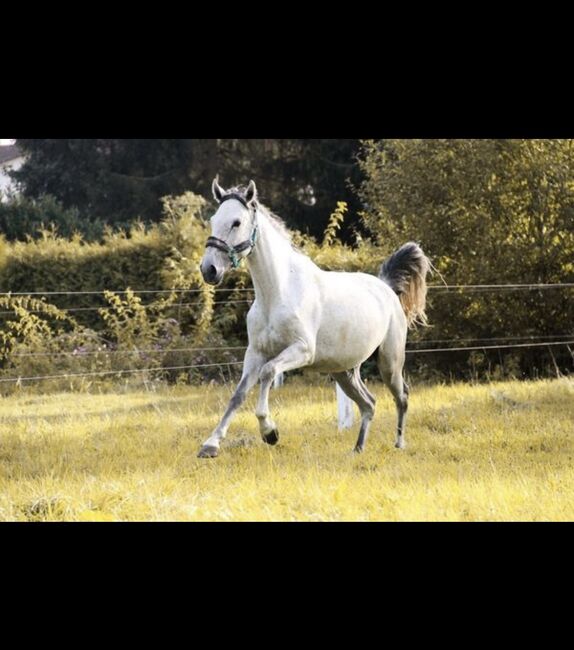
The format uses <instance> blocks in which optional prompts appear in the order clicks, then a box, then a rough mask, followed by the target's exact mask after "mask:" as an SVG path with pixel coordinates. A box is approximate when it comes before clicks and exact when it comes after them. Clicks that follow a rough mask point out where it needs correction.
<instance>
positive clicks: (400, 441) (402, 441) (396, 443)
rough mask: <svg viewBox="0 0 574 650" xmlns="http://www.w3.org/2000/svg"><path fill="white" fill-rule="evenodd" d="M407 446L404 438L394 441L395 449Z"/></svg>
mask: <svg viewBox="0 0 574 650" xmlns="http://www.w3.org/2000/svg"><path fill="white" fill-rule="evenodd" d="M406 446H407V443H406V442H405V441H404V440H398V441H397V442H395V448H396V449H404V448H405V447H406Z"/></svg>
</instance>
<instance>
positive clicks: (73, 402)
mask: <svg viewBox="0 0 574 650" xmlns="http://www.w3.org/2000/svg"><path fill="white" fill-rule="evenodd" d="M370 388H371V390H372V391H373V392H374V394H375V395H376V397H377V400H378V401H377V412H376V416H375V420H374V422H373V426H372V428H371V435H370V438H369V441H368V444H367V449H366V451H365V453H364V454H362V455H355V454H353V453H352V451H351V450H352V448H353V445H354V443H355V439H356V433H357V431H356V428H354V429H352V430H346V431H342V432H339V431H338V430H337V405H336V396H335V390H334V385H333V384H332V383H330V382H329V381H328V380H327V379H317V378H315V379H313V380H311V381H309V380H304V379H302V378H293V379H291V381H289V382H288V383H286V384H285V386H283V387H282V388H279V389H276V390H274V391H273V392H272V395H271V408H272V413H273V415H274V417H275V419H276V422H277V424H278V426H279V430H280V436H281V439H280V442H279V445H278V446H277V447H274V448H271V447H268V446H266V445H265V444H263V442H262V441H261V440H260V438H259V434H258V426H257V421H256V418H255V416H254V415H253V408H254V403H255V397H256V395H255V393H253V394H252V395H251V397H250V399H249V400H248V402H247V404H246V405H245V407H244V408H242V410H241V411H240V413H239V414H238V415H237V417H236V420H235V421H234V423H233V425H232V427H231V429H230V433H229V436H228V438H227V440H226V441H225V442H224V443H223V445H222V454H221V456H220V457H219V458H217V459H215V460H199V459H197V458H196V453H197V451H198V448H199V446H200V445H201V443H202V442H203V440H205V438H206V437H207V436H208V435H209V432H210V430H211V429H212V427H213V426H214V425H215V423H216V421H217V419H218V418H219V416H220V415H221V413H222V412H223V409H224V408H225V406H226V404H227V401H228V399H229V397H230V395H231V392H232V386H230V385H229V386H227V385H226V386H221V385H212V386H202V387H199V386H196V387H194V386H174V387H166V386H163V385H157V386H155V385H153V386H150V385H149V384H148V385H147V386H145V387H144V386H139V387H135V386H133V385H132V386H131V387H124V388H115V390H114V391H110V390H109V389H106V390H104V389H97V388H96V387H95V386H92V387H91V388H89V389H88V390H87V391H85V392H57V393H47V394H38V393H37V392H34V391H32V390H28V391H26V390H22V391H21V392H18V393H15V394H13V395H10V396H7V397H3V398H2V400H1V401H0V521H84V522H85V521H103V522H108V521H109V522H112V521H117V522H128V521H301V522H306V521H563V520H573V519H574V381H573V380H572V379H569V378H562V379H555V380H544V381H533V382H504V383H488V384H476V385H470V384H462V383H461V384H452V385H438V386H436V385H435V386H424V385H418V386H417V385H416V383H415V384H414V385H413V387H412V396H411V403H410V411H409V420H408V426H407V444H408V447H407V449H406V450H405V451H398V450H396V449H394V447H393V441H394V427H395V410H394V405H393V403H392V401H391V398H390V396H389V395H388V394H387V391H386V389H385V388H384V387H383V385H382V384H379V383H371V384H370Z"/></svg>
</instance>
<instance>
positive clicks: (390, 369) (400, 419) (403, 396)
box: [378, 348, 409, 449]
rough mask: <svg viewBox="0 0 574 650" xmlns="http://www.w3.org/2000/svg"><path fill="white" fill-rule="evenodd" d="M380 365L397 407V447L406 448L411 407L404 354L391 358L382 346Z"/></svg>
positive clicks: (379, 358)
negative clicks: (404, 368) (409, 409)
mask: <svg viewBox="0 0 574 650" xmlns="http://www.w3.org/2000/svg"><path fill="white" fill-rule="evenodd" d="M378 366H379V371H380V373H381V377H382V379H383V381H384V382H385V384H386V386H387V388H388V389H389V390H390V391H391V394H392V396H393V398H394V400H395V405H396V407H397V435H396V439H395V447H396V448H397V449H404V448H405V447H406V442H405V427H406V418H407V411H408V408H409V387H408V385H407V383H406V382H405V380H404V378H403V366H404V355H400V356H397V357H394V358H392V359H389V357H388V356H387V355H386V354H385V351H384V350H383V349H382V348H381V349H380V350H379V356H378Z"/></svg>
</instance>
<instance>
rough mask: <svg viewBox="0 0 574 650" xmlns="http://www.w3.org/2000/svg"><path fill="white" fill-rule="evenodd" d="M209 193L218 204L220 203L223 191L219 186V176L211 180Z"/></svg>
mask: <svg viewBox="0 0 574 650" xmlns="http://www.w3.org/2000/svg"><path fill="white" fill-rule="evenodd" d="M211 191H212V192H213V198H214V199H215V200H216V201H217V202H218V203H221V199H222V198H223V196H224V194H225V190H224V189H223V188H222V187H221V185H220V184H219V176H216V177H215V178H214V179H213V185H212V186H211Z"/></svg>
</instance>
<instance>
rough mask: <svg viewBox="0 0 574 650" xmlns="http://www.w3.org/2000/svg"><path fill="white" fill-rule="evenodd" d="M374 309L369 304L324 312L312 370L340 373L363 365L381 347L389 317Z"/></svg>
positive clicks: (352, 302)
mask: <svg viewBox="0 0 574 650" xmlns="http://www.w3.org/2000/svg"><path fill="white" fill-rule="evenodd" d="M377 307H378V305H377V304H376V303H375V304H373V301H372V300H371V302H370V303H367V304H365V303H364V302H360V301H350V304H349V305H346V306H345V307H341V305H336V306H334V308H333V309H327V310H326V311H325V312H324V314H323V324H322V326H321V328H320V329H319V332H318V335H317V348H316V352H315V360H314V363H313V368H314V369H316V370H319V371H320V372H342V371H344V370H349V369H351V368H355V367H356V366H359V365H360V364H361V363H363V362H364V361H366V360H367V359H368V358H369V357H370V356H371V354H373V352H374V351H375V350H376V349H377V348H378V347H379V345H381V342H382V341H383V339H384V338H385V333H386V331H387V329H388V326H389V317H388V313H385V311H384V310H383V309H378V308H377Z"/></svg>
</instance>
